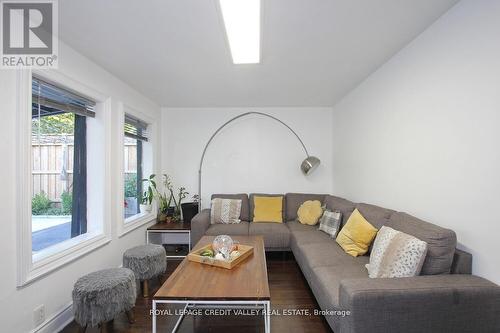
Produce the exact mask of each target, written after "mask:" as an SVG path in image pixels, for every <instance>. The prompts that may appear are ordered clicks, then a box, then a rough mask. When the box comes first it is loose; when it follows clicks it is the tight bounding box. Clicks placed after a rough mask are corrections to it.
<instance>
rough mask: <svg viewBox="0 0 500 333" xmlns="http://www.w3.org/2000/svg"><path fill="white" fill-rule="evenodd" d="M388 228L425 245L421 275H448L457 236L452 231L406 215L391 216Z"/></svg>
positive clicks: (395, 214) (396, 214)
mask: <svg viewBox="0 0 500 333" xmlns="http://www.w3.org/2000/svg"><path fill="white" fill-rule="evenodd" d="M388 226H389V227H391V228H393V229H396V230H399V231H402V232H404V233H407V234H409V235H412V236H414V237H417V238H418V239H420V240H422V241H424V242H426V243H427V255H426V257H425V261H424V265H423V266H422V270H421V272H420V274H421V275H432V274H448V273H450V268H451V263H452V261H453V255H454V253H455V247H456V246H457V236H456V234H455V232H454V231H453V230H450V229H445V228H441V227H439V226H437V225H434V224H431V223H428V222H425V221H422V220H419V219H417V218H416V217H413V216H411V215H409V214H406V213H399V212H398V213H394V214H392V216H391V218H390V220H389V223H388Z"/></svg>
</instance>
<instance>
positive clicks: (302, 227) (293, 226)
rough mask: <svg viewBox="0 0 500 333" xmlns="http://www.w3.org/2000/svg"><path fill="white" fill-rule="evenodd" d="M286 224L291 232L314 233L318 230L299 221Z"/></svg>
mask: <svg viewBox="0 0 500 333" xmlns="http://www.w3.org/2000/svg"><path fill="white" fill-rule="evenodd" d="M285 224H286V226H287V227H288V228H289V229H290V231H291V232H294V231H313V230H316V229H318V227H317V226H315V225H307V224H302V223H300V222H298V221H288V222H287V223H285Z"/></svg>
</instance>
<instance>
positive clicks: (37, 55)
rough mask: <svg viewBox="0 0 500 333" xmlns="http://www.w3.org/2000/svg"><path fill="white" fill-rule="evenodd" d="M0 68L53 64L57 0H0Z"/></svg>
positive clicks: (55, 43) (56, 40)
mask: <svg viewBox="0 0 500 333" xmlns="http://www.w3.org/2000/svg"><path fill="white" fill-rule="evenodd" d="M0 16H1V18H2V24H1V29H2V31H1V38H2V41H1V47H2V53H1V56H2V61H1V67H2V68H26V67H36V68H57V51H58V39H57V0H43V1H40V0H31V1H20V0H17V1H12V0H10V1H7V0H4V1H1V15H0Z"/></svg>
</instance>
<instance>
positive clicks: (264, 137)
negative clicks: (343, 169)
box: [161, 107, 332, 206]
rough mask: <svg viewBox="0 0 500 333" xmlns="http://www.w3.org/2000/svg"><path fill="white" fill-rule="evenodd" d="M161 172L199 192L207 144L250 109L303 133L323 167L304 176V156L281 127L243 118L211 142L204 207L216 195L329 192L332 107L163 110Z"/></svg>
mask: <svg viewBox="0 0 500 333" xmlns="http://www.w3.org/2000/svg"><path fill="white" fill-rule="evenodd" d="M162 111H163V112H162V138H161V140H162V147H163V154H162V168H163V170H164V171H165V172H168V173H169V174H171V175H172V176H173V178H174V182H175V184H177V186H178V185H183V186H185V187H187V189H188V191H189V192H191V193H193V194H194V193H197V186H198V165H199V161H200V157H201V154H202V151H203V147H204V146H205V143H206V142H207V140H208V139H209V138H210V136H211V135H212V133H213V132H215V130H216V129H217V128H218V127H219V126H221V125H222V124H223V123H224V122H226V121H227V120H229V119H231V118H232V117H233V116H236V115H238V114H241V113H244V112H249V111H260V112H264V113H269V114H271V115H273V116H275V117H277V118H279V119H281V120H282V121H284V122H285V123H287V124H288V125H289V126H290V127H291V128H293V129H294V131H296V132H297V133H298V135H299V136H300V137H301V138H302V140H303V141H304V143H305V145H306V147H307V149H308V150H309V153H310V154H311V155H315V156H317V157H319V158H320V159H321V161H322V163H321V165H320V167H319V168H318V169H317V170H316V171H315V172H314V173H313V174H311V175H309V176H307V177H305V176H303V175H302V173H301V171H300V168H299V166H300V163H301V162H302V160H303V159H304V158H305V153H304V151H303V150H302V147H301V145H300V143H299V141H298V140H297V139H296V138H295V136H294V135H293V134H292V133H291V132H290V131H289V130H288V129H287V128H286V127H284V126H283V125H281V124H280V123H278V122H276V121H274V120H272V119H269V118H267V117H262V116H254V115H252V116H250V117H248V118H242V119H238V120H236V121H235V122H233V123H231V124H229V125H228V127H226V128H224V129H223V130H222V132H221V133H219V135H218V136H217V137H216V138H215V139H214V141H212V144H211V145H210V147H209V148H208V150H207V154H206V156H205V162H204V165H203V189H202V192H203V199H204V206H206V204H208V203H209V201H208V200H206V199H207V198H209V196H210V194H212V193H216V192H217V193H238V192H244V193H250V192H265V193H286V192H292V191H301V192H312V193H315V192H330V189H331V184H332V178H331V175H332V169H331V154H332V146H331V142H332V137H331V122H332V120H331V116H332V115H331V108H313V107H311V108H186V109H184V108H180V109H179V108H174V109H172V108H165V109H162Z"/></svg>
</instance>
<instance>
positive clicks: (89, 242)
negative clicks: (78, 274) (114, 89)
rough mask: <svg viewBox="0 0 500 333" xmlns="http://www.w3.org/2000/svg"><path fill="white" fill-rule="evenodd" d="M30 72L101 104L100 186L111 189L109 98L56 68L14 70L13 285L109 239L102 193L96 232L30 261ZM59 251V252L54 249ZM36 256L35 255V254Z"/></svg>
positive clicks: (48, 270) (34, 277) (105, 242)
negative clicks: (99, 227)
mask: <svg viewBox="0 0 500 333" xmlns="http://www.w3.org/2000/svg"><path fill="white" fill-rule="evenodd" d="M32 74H36V75H38V76H41V77H43V78H45V79H47V80H49V81H52V82H55V83H58V84H61V85H62V86H65V87H68V88H70V89H73V90H75V91H78V92H79V93H81V94H83V95H85V96H87V97H90V98H92V99H94V100H95V101H97V102H98V103H103V112H105V114H104V119H105V121H104V122H105V124H104V133H105V138H104V144H105V159H106V160H105V164H104V165H105V167H104V168H105V169H104V176H105V177H104V179H106V183H105V185H104V188H105V190H106V192H107V193H110V189H111V181H110V179H111V177H110V175H111V168H110V165H111V155H110V152H111V99H110V98H109V97H107V96H105V95H104V94H101V93H99V92H96V91H94V90H92V89H90V88H89V87H87V86H86V85H84V84H82V83H80V82H77V81H75V80H73V79H71V78H69V77H67V76H65V75H64V74H62V73H61V72H60V71H51V70H33V71H31V70H18V71H17V87H16V88H17V89H16V91H17V96H16V97H17V110H16V129H17V137H16V148H17V154H16V166H17V167H16V180H17V184H18V185H17V187H16V202H17V209H16V214H17V215H16V222H17V223H16V224H17V261H18V265H17V267H18V268H17V286H18V287H23V286H25V285H27V284H29V283H31V282H33V281H35V280H37V279H39V278H41V277H43V276H45V275H47V274H48V273H50V272H52V271H54V270H56V269H57V268H59V267H61V266H63V265H66V264H68V263H70V262H72V261H74V260H76V259H77V258H79V257H81V256H83V255H85V254H87V253H89V252H91V251H94V250H95V249H97V248H99V247H101V246H103V245H105V244H107V243H109V242H110V241H111V224H110V222H109V221H110V220H111V213H110V209H107V207H110V205H111V203H110V201H111V200H110V198H109V196H106V199H105V202H104V203H103V205H104V209H103V214H104V216H103V226H102V230H101V231H100V232H94V233H92V232H90V233H87V234H85V235H81V237H80V236H79V237H75V238H73V239H70V240H67V241H65V242H62V243H60V244H58V246H57V247H54V248H53V249H51V250H50V252H52V253H50V254H49V253H47V252H46V253H44V254H37V255H38V258H37V259H39V260H37V261H36V262H34V261H33V253H32V244H31V237H32V235H31V227H32V221H31V193H32V182H31V173H32V170H31V169H32V166H31V116H30V112H29V110H31V80H32ZM54 250H59V251H54ZM35 256H36V255H35Z"/></svg>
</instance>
